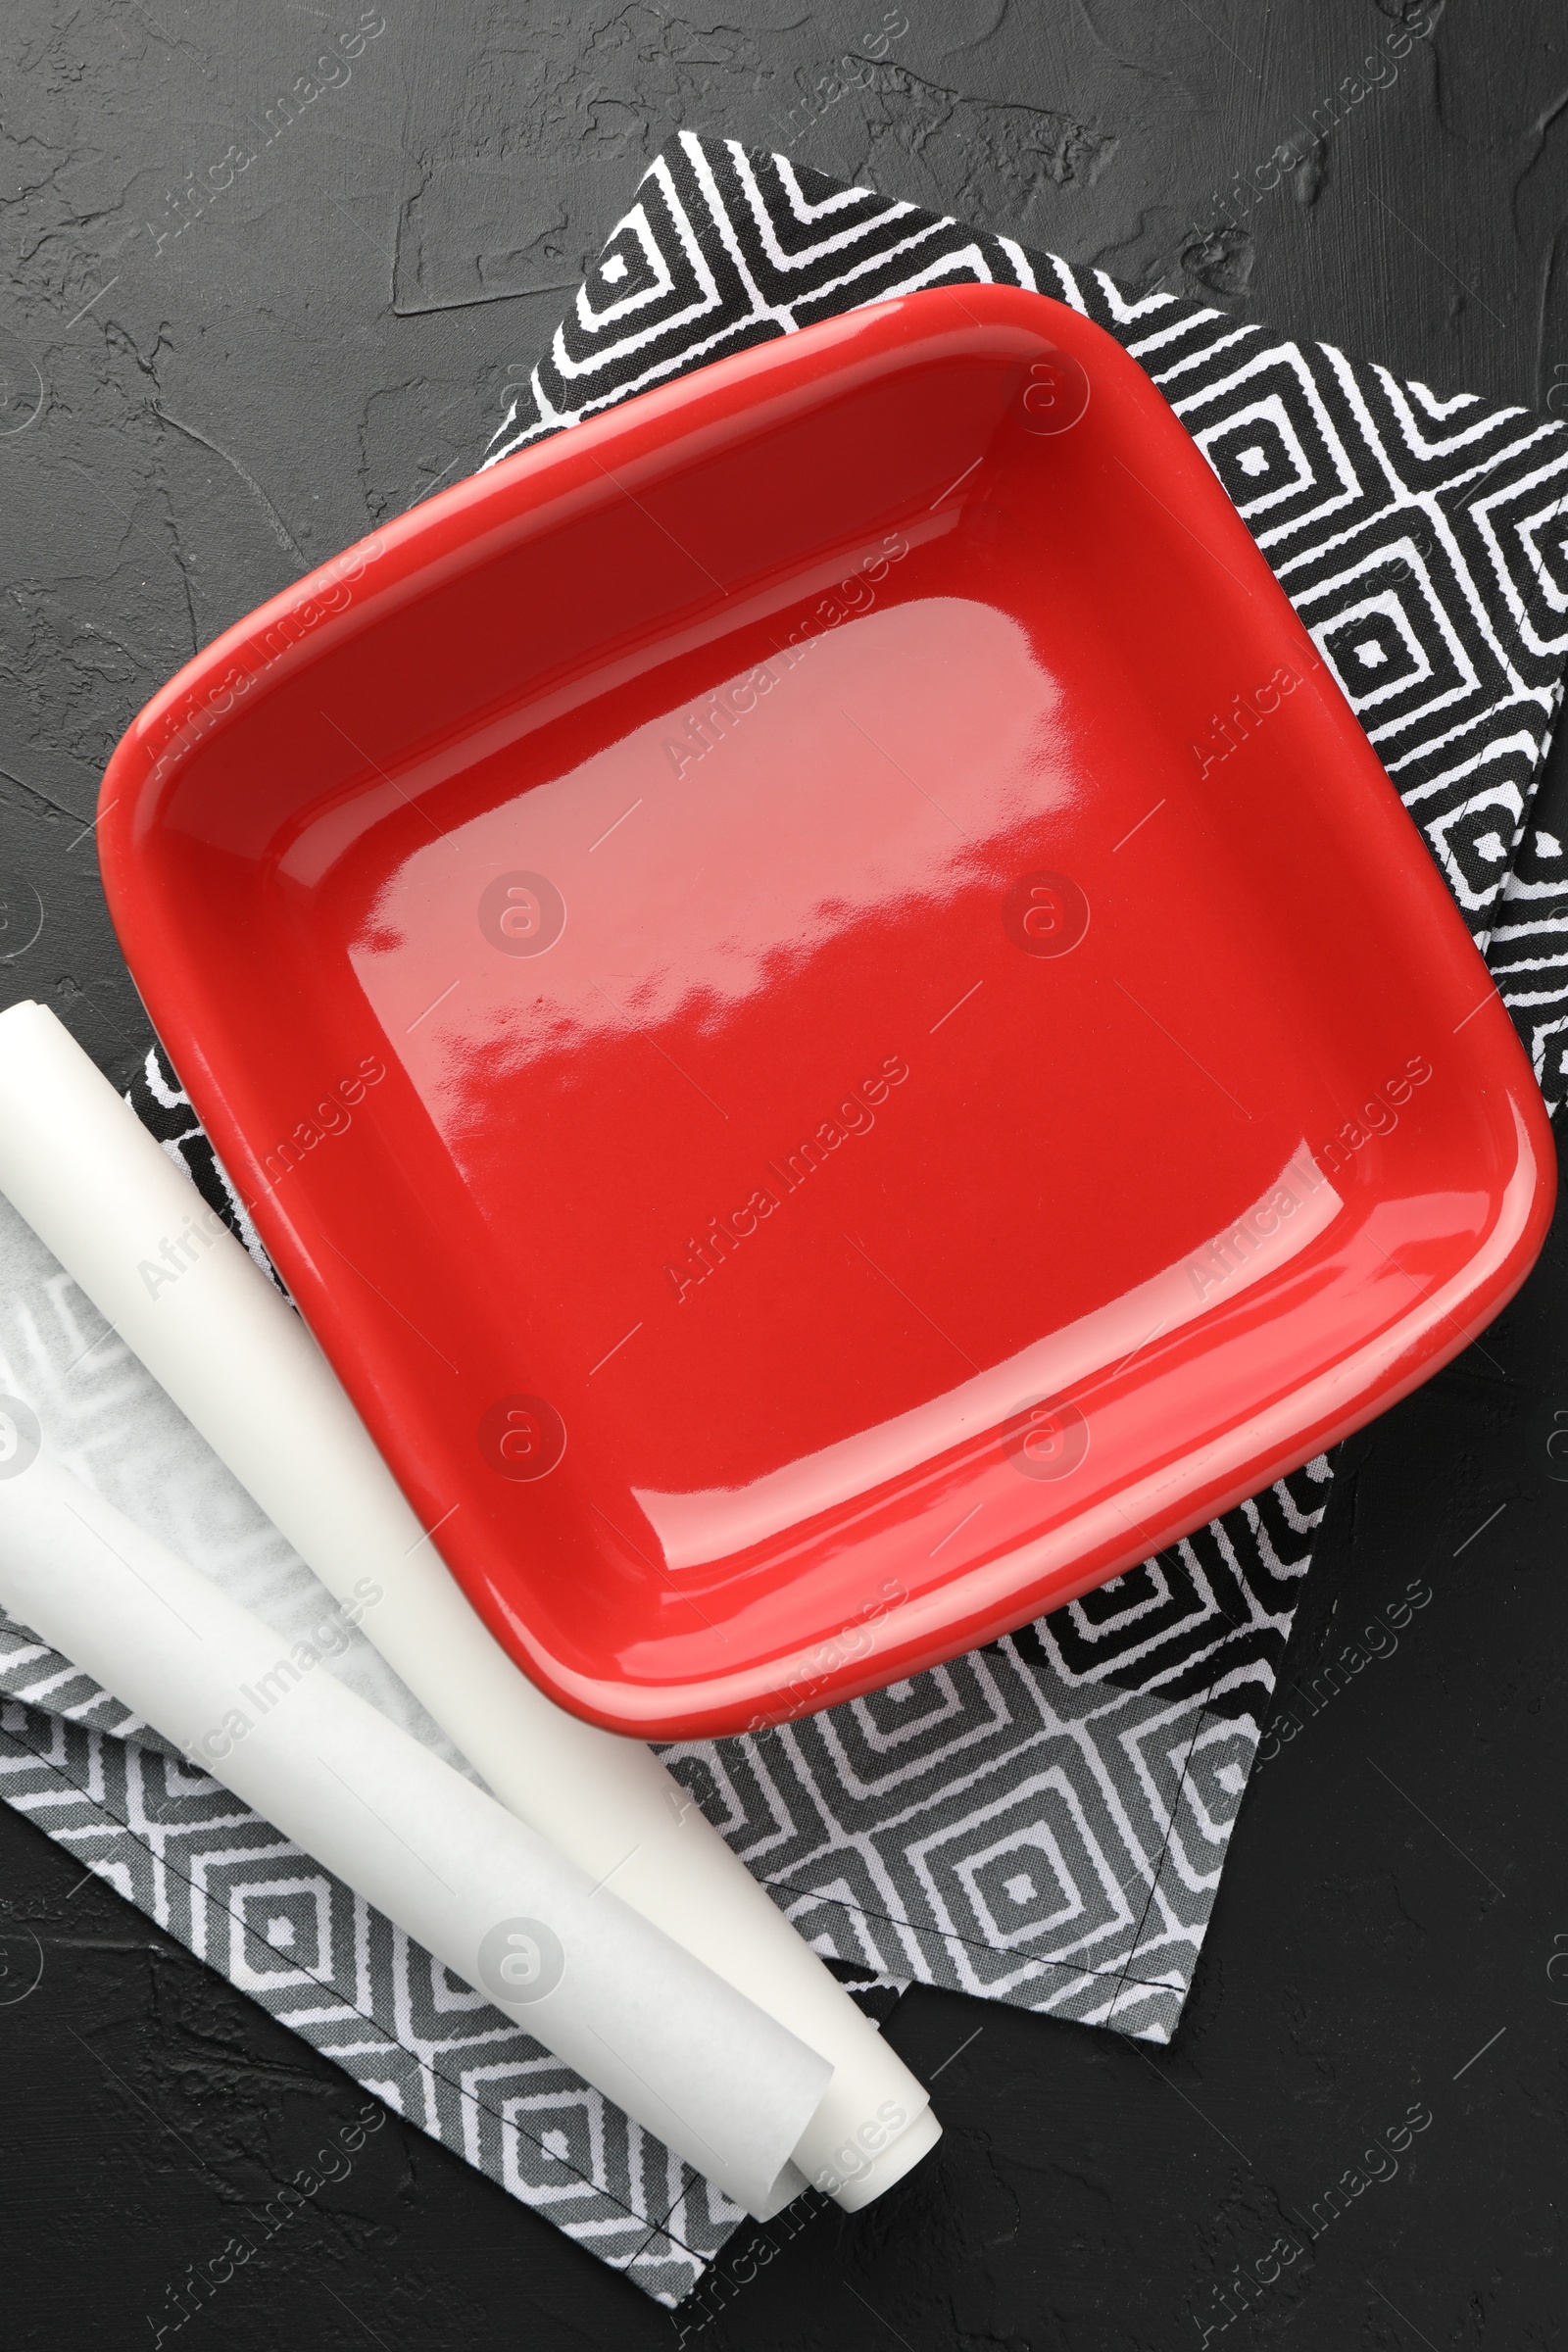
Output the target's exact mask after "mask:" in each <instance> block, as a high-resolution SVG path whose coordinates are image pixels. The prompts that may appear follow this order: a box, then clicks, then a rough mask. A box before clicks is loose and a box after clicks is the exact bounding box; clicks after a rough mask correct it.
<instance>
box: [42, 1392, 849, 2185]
mask: <svg viewBox="0 0 1568 2352" xmlns="http://www.w3.org/2000/svg"><path fill="white" fill-rule="evenodd" d="M0 1419H3V1420H4V1421H5V1427H4V1428H3V1429H0V1600H3V1601H4V1604H5V1606H6V1608H7V1609H9V1610H10V1611H11V1612H12V1614H13V1615H14V1616H16V1617H18V1618H20V1619H21V1621H22V1622H23V1623H24V1624H25V1625H28V1626H30V1627H31V1628H32V1630H33V1631H34V1632H35V1633H37V1634H40V1635H41V1636H42V1637H43V1639H44V1640H45V1641H46V1642H51V1643H53V1644H54V1646H55V1647H56V1648H58V1649H60V1650H62V1651H63V1652H64V1653H65V1655H66V1656H67V1657H69V1658H71V1659H73V1661H74V1662H75V1663H76V1664H78V1665H80V1666H82V1667H84V1668H85V1669H86V1671H87V1672H88V1673H89V1674H92V1675H95V1676H96V1677H97V1679H98V1680H99V1681H100V1682H101V1683H103V1685H104V1686H105V1688H106V1689H107V1690H110V1691H113V1692H114V1693H115V1695H116V1696H117V1697H118V1698H121V1699H123V1701H124V1702H125V1704H126V1705H127V1706H132V1707H134V1708H135V1709H136V1711H137V1713H138V1714H140V1715H142V1716H144V1717H145V1718H146V1720H147V1721H148V1722H149V1723H151V1724H152V1725H153V1726H154V1727H155V1729H157V1730H158V1731H161V1732H162V1733H164V1735H165V1737H166V1738H168V1739H171V1740H174V1741H175V1743H176V1745H179V1746H181V1747H185V1748H191V1747H193V1746H194V1747H196V1748H200V1747H201V1745H202V1744H203V1740H202V1734H203V1731H204V1730H211V1731H213V1732H216V1734H217V1737H216V1738H213V1739H209V1740H207V1741H206V1744H207V1746H208V1747H209V1748H212V1747H217V1748H219V1749H220V1750H221V1755H220V1756H219V1757H217V1758H213V1759H212V1760H211V1761H208V1762H207V1767H206V1768H207V1769H208V1770H209V1771H211V1772H212V1773H213V1775H214V1777H215V1778H217V1779H218V1780H221V1782H222V1783H223V1785H224V1787H225V1788H228V1789H232V1790H233V1791H234V1793H235V1795H236V1796H240V1797H242V1798H243V1799H244V1800H245V1802H246V1803H247V1804H249V1805H253V1806H254V1807H255V1808H256V1810H257V1811H258V1812H259V1813H261V1814H263V1815H265V1817H266V1818H267V1819H268V1820H269V1821H270V1822H272V1823H273V1824H274V1826H275V1827H276V1828H278V1829H280V1830H282V1831H283V1832H284V1833H285V1834H286V1835H287V1836H288V1837H290V1838H294V1839H295V1841H296V1842H297V1843H298V1844H300V1845H302V1846H303V1847H304V1848H305V1850H306V1851H307V1852H308V1853H309V1854H311V1855H313V1856H314V1857H315V1858H316V1860H318V1861H319V1862H321V1863H323V1864H324V1865H325V1867H326V1868H327V1869H328V1870H330V1871H332V1872H334V1873H335V1874H336V1876H337V1877H339V1878H340V1879H342V1880H343V1881H344V1882H345V1884H346V1885H348V1886H350V1887H353V1888H354V1889H355V1891H356V1892H357V1893H359V1894H362V1895H364V1896H365V1898H366V1900H367V1901H368V1902H371V1903H373V1904H374V1905H375V1906H376V1908H377V1909H378V1910H380V1911H382V1912H384V1913H385V1914H386V1916H387V1917H388V1918H389V1919H391V1920H393V1921H394V1922H395V1923H396V1924H397V1926H399V1927H400V1928H403V1929H404V1930H406V1931H407V1933H408V1934H409V1935H411V1936H415V1937H417V1940H418V1941H419V1942H420V1943H422V1944H423V1945H424V1946H425V1947H426V1949H427V1950H429V1951H431V1952H433V1953H434V1954H435V1956H436V1958H437V1959H439V1960H441V1961H442V1962H444V1963H445V1965H446V1966H447V1967H448V1968H450V1969H452V1970H453V1971H454V1972H455V1973H456V1974H457V1975H458V1976H461V1977H463V1978H464V1979H465V1980H466V1982H467V1983H468V1984H470V1985H474V1986H475V1987H476V1988H478V1989H479V1990H481V1991H483V1992H484V1993H485V1994H486V1995H487V1996H488V1998H489V1999H491V2000H492V2001H494V2002H495V2004H496V2006H497V2007H498V2008H499V2009H502V2010H504V2011H505V2013H506V2014H507V2015H508V2016H509V2017H511V2018H513V2019H515V2022H516V2023H517V2024H518V2025H520V2026H522V2027H524V2028H525V2029H526V2030H527V2032H529V2033H530V2034H533V2035H534V2036H535V2038H536V2039H538V2040H540V2041H542V2042H543V2043H544V2045H545V2047H546V2048H547V2049H550V2050H553V2051H554V2052H555V2054H556V2056H557V2057H559V2058H563V2059H564V2060H565V2061H566V2063H567V2064H568V2065H570V2066H573V2067H575V2068H576V2070H577V2072H578V2073H579V2074H580V2075H582V2076H584V2077H585V2078H586V2080H587V2081H588V2082H591V2083H593V2085H594V2086H595V2088H596V2089H599V2090H602V2091H604V2092H605V2093H606V2095H607V2096H608V2097H610V2098H613V2099H614V2100H615V2101H616V2103H617V2104H618V2105H619V2106H621V2107H623V2108H624V2109H625V2110H626V2112H627V2114H628V2115H631V2116H633V2117H634V2118H635V2119H636V2120H637V2122H639V2123H640V2124H643V2125H645V2126H646V2127H647V2128H648V2129H649V2130H650V2131H655V2132H657V2133H658V2134H659V2136H660V2137H661V2138H662V2140H664V2141H665V2142H666V2143H667V2144H668V2145H669V2146H670V2147H672V2148H673V2149H674V2150H675V2151H676V2153H677V2154H678V2155H680V2156H683V2157H684V2158H685V2160H686V2162H687V2163H688V2164H690V2165H692V2166H694V2167H695V2168H696V2169H697V2170H698V2171H700V2172H702V2173H705V2174H706V2175H707V2176H708V2177H709V2179H710V2180H714V2181H716V2182H717V2184H718V2185H719V2187H721V2188H722V2189H723V2190H724V2192H725V2194H726V2195H728V2196H731V2197H733V2198H735V2199H736V2201H737V2202H738V2203H740V2204H742V2205H744V2206H746V2207H747V2208H748V2209H749V2210H750V2211H752V2212H754V2213H760V2214H762V2215H765V2214H767V2213H769V2212H771V2211H774V2210H776V2206H777V2202H778V2195H777V2189H778V2182H779V2178H780V2176H781V2174H784V2173H785V2172H786V2170H787V2168H788V2165H789V2160H790V2154H791V2151H792V2149H794V2147H795V2146H796V2145H797V2143H798V2142H799V2140H800V2139H801V2138H802V2136H803V2134H804V2133H805V2131H806V2129H807V2127H808V2124H809V2119H810V2117H811V2115H812V2114H813V2112H814V2110H815V2109H816V2107H817V2106H818V2105H819V2104H820V2102H821V2098H822V2094H823V2092H824V2091H825V2090H826V2088H827V2083H828V2076H829V2068H828V2064H827V2062H826V2060H825V2059H823V2058H820V2057H819V2056H818V2055H817V2053H816V2052H815V2051H814V2050H810V2049H808V2048H807V2046H806V2044H805V2043H804V2042H802V2041H801V2040H799V2039H798V2037H797V2036H796V2035H795V2034H790V2033H789V2032H787V2030H786V2029H785V2028H783V2027H781V2026H780V2025H779V2024H778V2022H777V2021H776V2019H774V2018H771V2017H768V2016H767V2015H766V2014H765V2013H764V2012H763V2011H762V2010H760V2009H759V2008H758V2007H757V2006H756V2005H755V2004H754V2003H753V2002H751V2001H749V2000H746V1999H745V1998H743V1996H742V1995H741V1994H739V1993H738V1992H736V1991H735V1989H734V1988H733V1986H731V1985H726V1984H725V1983H724V1982H723V1981H722V1980H721V1979H720V1978H718V1977H716V1976H715V1975H714V1974H713V1972H712V1971H711V1969H708V1968H705V1967H704V1966H703V1965H702V1963H701V1962H700V1961H698V1960H696V1959H694V1958H693V1956H692V1955H691V1953H690V1952H688V1951H686V1950H684V1949H683V1948H682V1947H681V1946H680V1945H679V1944H677V1943H675V1942H674V1941H673V1940H672V1939H671V1938H670V1937H669V1936H665V1935H663V1934H662V1932H661V1931H660V1930H659V1929H658V1928H656V1927H654V1926H653V1924H652V1923H651V1922H650V1921H648V1920H646V1919H644V1918H643V1917H642V1916H641V1915H640V1914H639V1913H638V1912H636V1911H633V1910H632V1909H631V1908H630V1906H629V1905H628V1904H626V1903H623V1902H622V1901H621V1900H620V1898H619V1897H618V1896H617V1895H616V1894H615V1893H614V1892H613V1890H612V1889H611V1888H610V1887H603V1886H596V1884H595V1883H594V1881H593V1880H592V1879H591V1878H590V1877H589V1875H588V1873H587V1872H586V1871H584V1870H583V1869H582V1868H581V1867H580V1866H579V1865H578V1864H576V1863H574V1862H571V1861H569V1860H568V1859H567V1858H566V1856H564V1854H562V1853H560V1852H559V1851H558V1850H557V1849H556V1848H555V1847H553V1846H552V1845H551V1844H549V1842H548V1841H547V1840H546V1839H544V1838H540V1837H539V1836H537V1835H536V1833H535V1832H533V1831H532V1830H530V1829H527V1828H526V1827H525V1826H524V1825H523V1824H522V1823H521V1822H520V1821H518V1820H517V1819H516V1817H515V1815H514V1814H513V1813H511V1812H509V1811H508V1810H507V1808H506V1807H505V1806H504V1805H501V1804H499V1803H498V1802H497V1801H496V1799H495V1798H494V1797H493V1796H489V1795H487V1794H486V1793H485V1791H484V1790H483V1789H476V1788H475V1787H474V1786H473V1784H472V1782H471V1781H467V1780H465V1778H464V1777H463V1775H462V1774H461V1773H459V1772H454V1771H453V1769H452V1767H451V1766H450V1765H449V1764H445V1763H443V1762H442V1760H441V1758H440V1757H439V1756H435V1755H432V1754H431V1753H430V1751H429V1749H428V1748H425V1747H422V1746H421V1745H420V1744H419V1742H418V1740H414V1739H411V1738H410V1736H409V1735H408V1733H407V1732H404V1731H400V1730H399V1728H398V1727H397V1725H396V1724H393V1723H389V1722H388V1721H387V1719H386V1717H385V1716H383V1715H382V1714H380V1713H379V1711H378V1710H377V1709H376V1708H375V1707H372V1706H371V1705H369V1703H368V1701H367V1700H365V1699H363V1698H361V1697H360V1696H359V1695H358V1694H357V1693H356V1692H355V1691H349V1690H346V1689H345V1688H344V1686H343V1685H342V1684H341V1683H339V1682H337V1681H335V1680H334V1679H333V1677H332V1676H331V1675H329V1674H313V1675H310V1676H308V1677H304V1678H302V1677H300V1676H298V1675H297V1674H296V1675H293V1677H292V1680H290V1681H288V1682H286V1683H285V1682H284V1681H283V1680H282V1677H281V1675H280V1673H279V1670H278V1649H279V1642H278V1638H277V1636H276V1634H274V1633H273V1631H272V1630H271V1628H270V1626H269V1625H267V1624H266V1623H265V1622H264V1621H263V1619H261V1618H259V1617H257V1616H255V1615H253V1613H252V1612H251V1611H250V1610H248V1609H244V1608H241V1607H240V1605H239V1603H238V1602H237V1601H234V1600H231V1599H230V1598H229V1597H228V1595H227V1594H226V1593H223V1592H221V1591H220V1589H219V1588H218V1586H216V1585H215V1584H213V1583H212V1581H211V1579H210V1578H208V1577H205V1576H203V1575H202V1573H201V1571H200V1570H199V1569H196V1568H192V1567H191V1566H190V1565H189V1563H188V1562H186V1561H184V1560H181V1559H179V1558H178V1557H177V1556H176V1554H174V1553H173V1552H172V1551H171V1550H169V1548H168V1546H167V1545H165V1544H161V1543H160V1542H159V1541H158V1539H157V1538H156V1537H155V1536H151V1535H149V1534H147V1533H146V1531H145V1530H144V1529H141V1528H138V1527H137V1526H135V1525H134V1523H133V1522H132V1521H131V1520H129V1519H127V1518H126V1517H125V1516H124V1514H123V1512H122V1511H118V1510H116V1509H115V1507H114V1505H113V1504H112V1503H108V1502H105V1501H104V1500H103V1499H102V1498H101V1496H99V1495H94V1494H93V1492H92V1490H91V1489H90V1488H88V1487H86V1486H84V1485H83V1484H82V1483H81V1481H80V1480H79V1479H75V1478H73V1476H72V1475H71V1473H70V1472H69V1471H67V1470H65V1469H63V1468H62V1467H61V1466H60V1465H59V1464H58V1463H55V1462H52V1461H51V1460H49V1458H48V1457H47V1455H44V1454H42V1453H37V1454H35V1455H34V1457H33V1458H30V1459H29V1458H27V1456H28V1454H29V1453H30V1452H31V1451H32V1446H33V1441H32V1439H31V1437H30V1434H29V1433H28V1432H26V1431H25V1430H24V1431H22V1432H21V1433H20V1438H21V1446H22V1450H21V1451H20V1452H19V1449H18V1445H17V1443H16V1439H17V1436H18V1433H17V1432H16V1431H15V1427H14V1424H13V1422H12V1421H11V1419H10V1417H9V1416H0ZM263 1693H265V1695H262V1694H263ZM269 1702H270V1703H269ZM514 1988H515V1989H514Z"/></svg>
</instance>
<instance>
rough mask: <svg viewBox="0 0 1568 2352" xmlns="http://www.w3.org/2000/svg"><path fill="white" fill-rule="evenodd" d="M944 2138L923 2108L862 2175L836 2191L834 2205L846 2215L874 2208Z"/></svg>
mask: <svg viewBox="0 0 1568 2352" xmlns="http://www.w3.org/2000/svg"><path fill="white" fill-rule="evenodd" d="M941 2137H942V2126H941V2125H940V2124H939V2123H938V2122H937V2119H936V2117H935V2115H934V2114H933V2113H932V2111H931V2109H930V2108H929V2107H922V2108H921V2110H920V2112H919V2114H918V2115H917V2116H916V2117H915V2119H914V2121H913V2123H912V2124H910V2126H909V2128H908V2130H907V2131H904V2132H901V2133H900V2135H899V2137H898V2138H897V2139H896V2140H895V2141H894V2142H893V2144H892V2146H891V2147H888V2148H884V2149H883V2150H882V2152H881V2154H880V2155H879V2156H877V2157H875V2158H873V2160H872V2162H871V2163H870V2165H869V2166H868V2167H867V2168H866V2170H865V2171H864V2172H863V2173H857V2175H856V2176H855V2179H854V2180H846V2181H845V2183H844V2185H843V2187H842V2188H836V2189H834V2190H833V2192H832V2194H833V2202H834V2204H835V2205H837V2206H839V2207H840V2208H841V2210H842V2211H843V2212H845V2213H859V2212H861V2211H863V2209H864V2208H865V2207H866V2206H867V2205H874V2204H875V2203H876V2200H877V2198H878V2197H880V2196H883V2195H884V2194H885V2193H886V2192H887V2190H888V2189H890V2188H891V2187H892V2186H893V2185H894V2183H895V2181H898V2180H903V2179H904V2177H905V2175H906V2173H912V2172H913V2170H914V2168H915V2166H916V2165H917V2164H918V2163H919V2161H920V2159H921V2157H922V2156H929V2155H930V2153H931V2150H932V2149H933V2148H934V2147H935V2146H936V2144H937V2141H938V2140H939V2139H940V2138H941Z"/></svg>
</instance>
